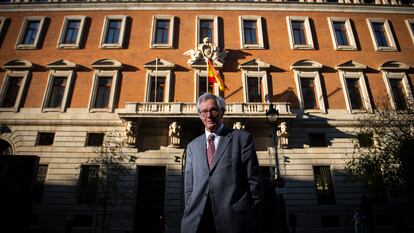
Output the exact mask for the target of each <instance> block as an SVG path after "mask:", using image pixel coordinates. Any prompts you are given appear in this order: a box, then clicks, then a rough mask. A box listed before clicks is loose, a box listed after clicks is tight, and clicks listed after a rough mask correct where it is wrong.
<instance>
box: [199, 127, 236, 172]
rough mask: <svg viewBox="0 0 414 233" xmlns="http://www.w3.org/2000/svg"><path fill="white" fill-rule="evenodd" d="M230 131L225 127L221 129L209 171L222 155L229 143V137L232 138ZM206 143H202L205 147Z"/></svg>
mask: <svg viewBox="0 0 414 233" xmlns="http://www.w3.org/2000/svg"><path fill="white" fill-rule="evenodd" d="M232 135H233V134H232V131H231V130H228V129H226V128H224V129H223V133H222V135H221V138H220V142H219V144H218V146H217V150H216V154H215V155H214V158H213V164H212V165H211V169H210V172H212V171H213V170H214V168H215V167H216V166H217V163H218V161H219V160H220V158H221V157H223V154H224V151H225V150H226V148H227V146H228V145H229V143H230V141H231V139H232V137H231V136H232ZM205 145H206V143H204V147H205Z"/></svg>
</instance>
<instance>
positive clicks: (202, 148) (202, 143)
mask: <svg viewBox="0 0 414 233" xmlns="http://www.w3.org/2000/svg"><path fill="white" fill-rule="evenodd" d="M197 144H198V145H199V146H196V147H195V148H196V149H197V151H195V153H194V154H196V155H199V156H198V159H197V160H198V161H199V163H201V165H202V167H203V168H205V169H206V170H207V171H209V170H210V168H209V167H208V161H207V141H206V135H205V134H203V135H201V136H200V137H199V138H198V141H197Z"/></svg>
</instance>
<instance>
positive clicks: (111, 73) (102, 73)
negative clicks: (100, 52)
mask: <svg viewBox="0 0 414 233" xmlns="http://www.w3.org/2000/svg"><path fill="white" fill-rule="evenodd" d="M119 76H120V72H119V71H118V70H96V71H95V74H94V76H93V82H92V89H91V94H90V97H89V106H88V109H89V112H113V111H114V103H115V96H116V94H117V91H118V80H119V78H120V77H119ZM100 77H112V84H111V93H110V95H109V101H108V107H106V108H95V107H94V106H95V101H96V94H97V88H98V83H99V78H100Z"/></svg>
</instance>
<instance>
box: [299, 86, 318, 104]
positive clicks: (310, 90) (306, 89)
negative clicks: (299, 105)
mask: <svg viewBox="0 0 414 233" xmlns="http://www.w3.org/2000/svg"><path fill="white" fill-rule="evenodd" d="M300 81H301V82H300V83H301V86H302V95H303V100H304V101H303V103H304V108H305V109H316V108H318V106H317V103H316V97H315V83H314V79H311V78H303V79H301V80H300Z"/></svg>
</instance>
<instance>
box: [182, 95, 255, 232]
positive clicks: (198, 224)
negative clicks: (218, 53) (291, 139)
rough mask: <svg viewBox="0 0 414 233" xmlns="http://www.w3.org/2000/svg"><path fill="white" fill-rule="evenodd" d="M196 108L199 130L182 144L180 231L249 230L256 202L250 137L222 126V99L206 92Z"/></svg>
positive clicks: (253, 230)
mask: <svg viewBox="0 0 414 233" xmlns="http://www.w3.org/2000/svg"><path fill="white" fill-rule="evenodd" d="M197 110H198V112H199V117H200V119H201V121H202V122H203V124H204V126H205V133H204V134H203V135H201V136H199V137H197V138H196V139H194V140H193V141H192V142H190V143H189V145H188V147H187V157H186V165H185V177H184V180H185V181H184V183H185V184H184V193H185V210H184V216H183V219H182V223H181V233H214V232H217V233H243V232H245V233H255V232H257V231H258V222H257V220H258V218H257V215H258V211H259V208H260V205H261V201H262V180H261V173H260V167H259V163H258V160H257V155H256V150H255V147H254V144H253V139H252V136H251V135H250V134H249V133H247V132H246V131H243V130H238V129H227V128H225V127H224V125H223V115H224V112H225V103H224V100H223V98H221V97H217V96H215V95H212V94H209V93H206V94H203V95H202V96H200V97H199V98H198V101H197Z"/></svg>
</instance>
